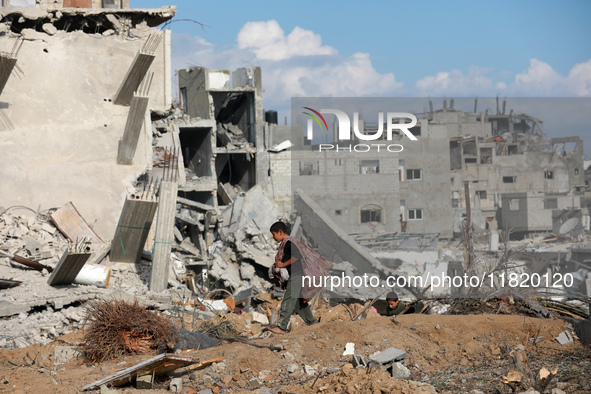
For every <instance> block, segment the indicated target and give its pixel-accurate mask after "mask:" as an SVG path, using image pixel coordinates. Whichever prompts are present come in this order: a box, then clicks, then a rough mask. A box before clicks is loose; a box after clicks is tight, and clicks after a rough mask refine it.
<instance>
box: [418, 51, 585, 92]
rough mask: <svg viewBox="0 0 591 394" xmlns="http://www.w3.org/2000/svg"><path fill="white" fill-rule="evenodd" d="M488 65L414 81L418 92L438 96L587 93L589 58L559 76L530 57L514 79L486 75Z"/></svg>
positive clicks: (440, 73) (547, 65)
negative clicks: (526, 64) (498, 79)
mask: <svg viewBox="0 0 591 394" xmlns="http://www.w3.org/2000/svg"><path fill="white" fill-rule="evenodd" d="M491 71H493V69H492V68H479V67H476V66H471V67H470V69H469V70H468V73H467V74H463V73H462V72H461V71H460V70H452V71H449V72H439V73H437V74H435V75H432V76H427V77H424V78H422V79H421V80H419V81H418V82H417V83H416V88H417V90H418V92H420V93H422V94H425V95H441V96H446V95H447V96H450V95H458V96H470V95H475V96H495V95H497V94H503V95H511V96H557V97H561V96H569V97H571V96H575V97H577V96H578V97H580V96H590V95H591V60H588V61H587V62H585V63H579V64H576V65H575V66H574V67H573V68H572V69H571V70H570V71H569V73H568V75H567V76H563V75H561V74H559V73H558V72H556V71H555V70H554V69H553V68H552V67H551V66H550V65H549V64H548V63H545V62H542V61H540V60H538V59H530V65H529V67H528V68H527V69H526V70H524V71H523V72H521V73H518V74H516V75H515V78H514V81H513V82H511V83H507V82H504V81H495V80H494V79H493V78H492V77H489V76H487V74H490V73H491Z"/></svg>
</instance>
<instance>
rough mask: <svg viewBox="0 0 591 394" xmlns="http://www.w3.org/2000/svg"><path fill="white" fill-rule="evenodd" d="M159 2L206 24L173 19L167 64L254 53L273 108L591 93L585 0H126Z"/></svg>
mask: <svg viewBox="0 0 591 394" xmlns="http://www.w3.org/2000/svg"><path fill="white" fill-rule="evenodd" d="M165 5H176V6H177V15H176V17H175V19H192V20H195V21H198V22H200V23H202V24H204V25H207V27H201V26H200V25H198V24H195V23H191V22H182V21H179V22H175V23H172V24H171V25H170V29H171V30H172V32H173V68H175V69H180V68H187V67H191V66H204V67H208V68H212V69H230V70H233V69H235V68H237V67H244V66H246V67H250V66H253V65H260V66H261V67H262V69H263V86H264V88H265V90H266V92H265V95H264V105H265V108H266V109H276V110H278V111H279V115H280V116H279V118H280V119H283V116H284V115H288V112H289V101H290V99H291V97H292V96H335V97H347V96H348V97H359V96H415V97H416V96H432V97H462V96H464V97H468V96H478V97H494V96H497V95H499V96H501V97H513V96H518V97H519V96H529V97H589V96H591V40H590V39H589V37H591V23H589V22H588V18H589V16H590V15H591V1H587V0H579V1H561V2H559V1H540V0H537V1H529V0H527V1H490V2H482V1H453V0H452V1H446V2H442V1H415V2H408V1H365V2H358V1H355V2H353V1H339V2H336V1H333V2H328V1H314V2H311V1H299V2H278V1H255V2H245V1H209V2H203V1H193V0H180V1H177V2H176V3H175V2H170V1H162V0H142V1H135V0H131V6H132V7H133V8H140V7H141V8H158V7H161V6H165ZM543 120H544V121H545V123H546V122H547V121H546V120H545V119H543ZM578 132H579V133H581V136H582V137H583V138H585V143H586V149H585V150H586V151H587V152H590V153H591V151H590V149H589V148H591V133H589V132H588V131H582V132H581V131H580V130H579V131H578ZM556 133H558V134H556ZM561 133H567V134H568V131H564V130H555V131H553V130H552V128H550V130H548V134H550V135H553V134H554V135H559V134H561ZM571 134H572V133H571Z"/></svg>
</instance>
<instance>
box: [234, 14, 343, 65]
mask: <svg viewBox="0 0 591 394" xmlns="http://www.w3.org/2000/svg"><path fill="white" fill-rule="evenodd" d="M236 40H237V42H238V48H240V49H249V50H251V51H252V52H253V53H254V54H255V55H256V56H257V58H258V59H260V60H285V59H289V58H292V57H294V56H314V55H336V54H337V50H336V49H334V48H333V47H330V46H325V45H322V39H321V38H320V35H319V34H314V32H313V31H311V30H305V29H302V28H301V27H299V26H296V27H295V28H294V29H293V31H292V32H291V33H289V35H288V36H287V37H286V36H285V32H284V31H283V29H282V28H281V26H279V23H277V21H275V20H270V21H266V22H248V23H246V24H245V25H244V26H243V27H242V29H241V30H240V32H239V33H238V37H237V39H236Z"/></svg>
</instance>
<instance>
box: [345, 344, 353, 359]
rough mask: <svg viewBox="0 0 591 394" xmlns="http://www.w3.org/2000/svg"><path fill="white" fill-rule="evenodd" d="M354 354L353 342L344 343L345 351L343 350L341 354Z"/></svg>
mask: <svg viewBox="0 0 591 394" xmlns="http://www.w3.org/2000/svg"><path fill="white" fill-rule="evenodd" d="M353 354H355V344H354V343H353V342H348V343H347V344H345V351H344V352H343V356H350V355H353Z"/></svg>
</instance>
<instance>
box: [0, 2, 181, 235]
mask: <svg viewBox="0 0 591 394" xmlns="http://www.w3.org/2000/svg"><path fill="white" fill-rule="evenodd" d="M64 3H65V2H64ZM80 3H82V2H80ZM88 3H89V4H90V2H88ZM93 4H94V3H93ZM42 5H43V6H42ZM174 14H175V7H165V8H161V9H151V10H147V9H126V10H119V9H113V8H98V9H97V8H59V9H58V8H55V7H54V3H52V5H51V7H50V6H49V5H48V4H46V3H43V4H39V6H38V7H33V8H18V7H4V8H2V9H0V31H1V33H0V34H1V36H0V46H1V48H0V50H1V51H3V52H2V58H3V59H6V58H11V59H13V62H14V68H12V69H11V70H8V71H7V72H6V73H5V74H4V76H5V78H6V79H7V81H6V83H5V86H4V89H3V90H2V92H1V93H0V102H1V108H0V113H1V116H0V130H1V131H0V147H1V148H0V149H2V157H3V158H4V160H5V161H6V163H7V165H3V166H2V167H1V168H0V177H1V178H2V179H7V180H14V181H10V182H3V183H2V185H1V186H0V205H1V206H3V207H5V208H8V207H10V206H13V205H24V206H30V207H36V208H39V207H40V208H41V209H49V208H52V207H59V206H61V205H63V204H64V203H66V202H68V201H75V202H76V206H77V208H78V209H79V210H80V212H81V213H82V214H83V215H84V217H86V218H87V220H88V221H89V222H90V223H91V224H92V223H95V222H96V226H95V230H96V231H97V232H98V233H99V234H101V235H102V237H104V238H106V237H109V236H110V235H111V234H112V233H113V232H114V230H115V226H116V224H117V222H116V220H117V218H118V216H119V211H120V209H121V206H122V204H123V201H124V199H125V196H126V194H127V191H128V190H131V187H132V186H133V185H134V183H135V180H136V179H137V178H138V177H139V176H140V175H141V174H142V173H144V172H145V171H146V169H147V168H150V167H151V165H152V136H151V134H152V133H151V117H150V112H151V111H167V110H168V109H169V108H170V107H171V103H172V96H171V88H170V84H171V80H170V75H171V65H170V31H168V30H165V31H161V30H159V29H152V28H151V27H153V26H157V25H159V24H161V23H162V22H165V21H167V20H169V19H170V18H172V17H173V16H174ZM3 71H4V70H3ZM145 77H146V78H145ZM148 79H149V81H151V85H150V86H147V83H146V86H145V89H146V90H148V88H149V92H147V91H144V92H141V91H139V88H140V86H139V85H140V83H141V82H142V80H148ZM136 91H137V95H136V94H135V93H134V92H136ZM33 92H34V93H33ZM142 93H143V94H144V96H143V97H145V98H139V97H140V96H141V94H142ZM134 95H136V96H137V97H138V98H137V100H136V104H143V106H142V105H140V106H137V105H135V106H131V107H130V101H131V99H132V98H133V97H134ZM117 103H119V104H121V105H118V104H117ZM132 131H133V132H136V133H137V134H136V135H137V137H136V139H135V141H131V143H130V144H129V143H128V142H127V141H123V137H124V132H132ZM121 145H123V147H124V148H126V147H128V145H130V146H129V148H131V147H133V148H134V149H133V151H134V154H133V155H132V158H133V162H132V163H131V165H120V164H118V151H119V150H120V146H121ZM119 154H121V153H120V152H119ZM8 163H9V164H8ZM16 180H19V182H18V183H17V182H16Z"/></svg>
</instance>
